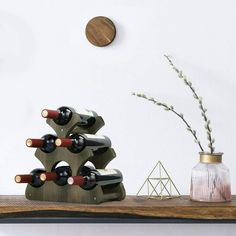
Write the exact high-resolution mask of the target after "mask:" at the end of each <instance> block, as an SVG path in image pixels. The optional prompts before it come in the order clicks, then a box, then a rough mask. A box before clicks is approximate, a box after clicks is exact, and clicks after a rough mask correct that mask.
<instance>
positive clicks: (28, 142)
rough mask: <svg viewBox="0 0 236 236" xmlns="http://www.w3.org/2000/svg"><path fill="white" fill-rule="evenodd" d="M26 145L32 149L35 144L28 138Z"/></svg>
mask: <svg viewBox="0 0 236 236" xmlns="http://www.w3.org/2000/svg"><path fill="white" fill-rule="evenodd" d="M25 144H26V146H27V147H31V146H32V144H33V142H32V139H30V138H28V139H27V140H26V141H25Z"/></svg>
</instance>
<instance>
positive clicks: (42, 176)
mask: <svg viewBox="0 0 236 236" xmlns="http://www.w3.org/2000/svg"><path fill="white" fill-rule="evenodd" d="M39 178H40V180H42V181H45V180H46V179H47V176H46V175H45V174H44V173H42V174H41V175H40V176H39Z"/></svg>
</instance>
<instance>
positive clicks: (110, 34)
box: [85, 16, 116, 47]
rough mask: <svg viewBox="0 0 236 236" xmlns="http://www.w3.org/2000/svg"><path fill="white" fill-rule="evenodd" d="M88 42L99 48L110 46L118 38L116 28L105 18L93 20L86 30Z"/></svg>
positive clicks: (98, 17)
mask: <svg viewBox="0 0 236 236" xmlns="http://www.w3.org/2000/svg"><path fill="white" fill-rule="evenodd" d="M85 32H86V37H87V39H88V41H89V42H90V43H91V44H93V45H95V46H98V47H104V46H107V45H108V44H110V43H111V42H112V41H113V40H114V38H115V36H116V28H115V25H114V24H113V22H112V21H111V20H110V19H109V18H107V17H104V16H97V17H94V18H93V19H91V20H90V21H89V22H88V24H87V26H86V29H85Z"/></svg>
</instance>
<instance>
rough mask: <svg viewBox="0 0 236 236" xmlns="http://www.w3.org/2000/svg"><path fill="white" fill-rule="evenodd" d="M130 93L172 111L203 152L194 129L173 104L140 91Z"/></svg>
mask: <svg viewBox="0 0 236 236" xmlns="http://www.w3.org/2000/svg"><path fill="white" fill-rule="evenodd" d="M132 95H135V96H137V97H141V98H144V99H146V100H148V101H150V102H153V103H154V104H155V105H157V106H162V107H164V109H165V110H166V111H171V112H173V113H174V114H175V115H177V116H178V117H179V118H180V119H181V120H182V121H183V122H184V123H185V125H186V126H187V130H188V131H189V132H190V133H191V134H192V135H193V137H194V140H195V142H196V143H197V144H198V146H199V147H200V149H201V151H202V152H204V150H203V148H202V145H201V143H200V141H199V140H198V138H197V133H196V131H195V130H193V129H192V128H191V126H190V125H189V123H188V122H187V121H186V120H185V119H184V115H183V114H182V113H178V112H177V111H176V110H175V109H174V107H173V106H168V105H167V104H165V103H162V102H158V101H157V100H155V99H154V98H152V97H147V96H146V95H145V94H141V93H132Z"/></svg>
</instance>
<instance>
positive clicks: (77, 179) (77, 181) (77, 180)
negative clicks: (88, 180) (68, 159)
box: [67, 176, 85, 186]
mask: <svg viewBox="0 0 236 236" xmlns="http://www.w3.org/2000/svg"><path fill="white" fill-rule="evenodd" d="M84 182H85V179H84V177H83V176H72V177H70V178H68V179H67V183H68V184H69V185H79V186H82V185H84Z"/></svg>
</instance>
